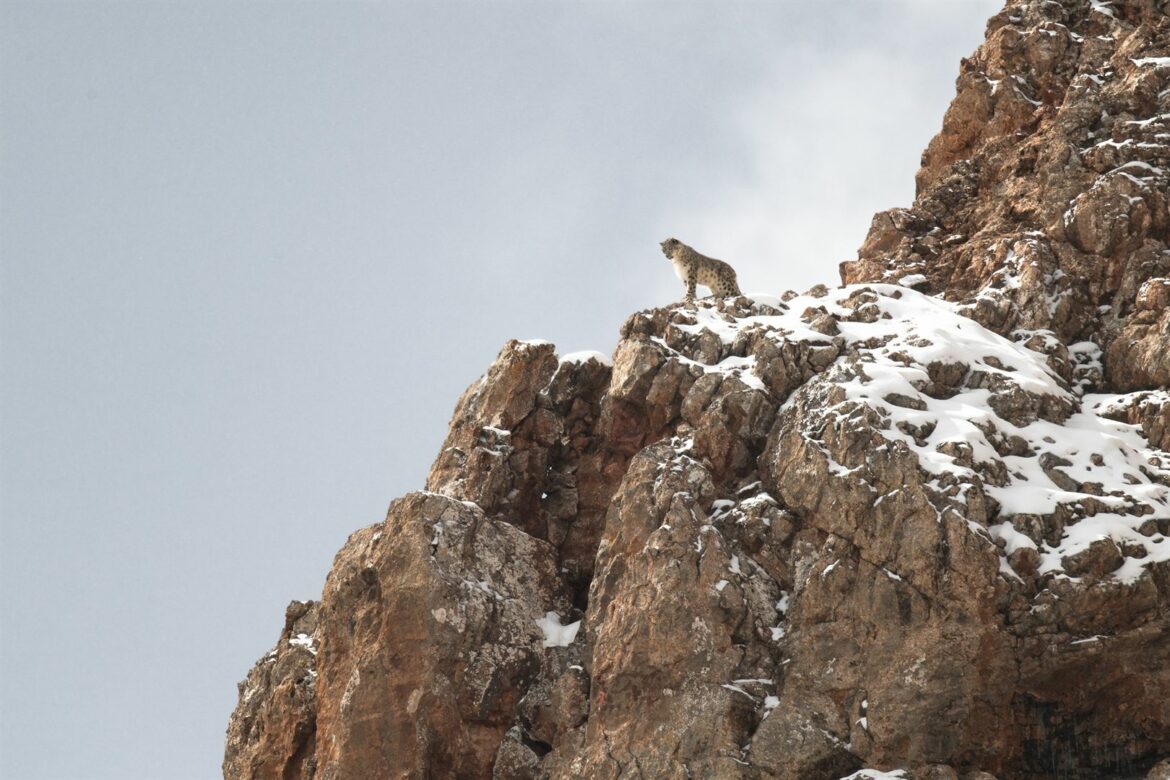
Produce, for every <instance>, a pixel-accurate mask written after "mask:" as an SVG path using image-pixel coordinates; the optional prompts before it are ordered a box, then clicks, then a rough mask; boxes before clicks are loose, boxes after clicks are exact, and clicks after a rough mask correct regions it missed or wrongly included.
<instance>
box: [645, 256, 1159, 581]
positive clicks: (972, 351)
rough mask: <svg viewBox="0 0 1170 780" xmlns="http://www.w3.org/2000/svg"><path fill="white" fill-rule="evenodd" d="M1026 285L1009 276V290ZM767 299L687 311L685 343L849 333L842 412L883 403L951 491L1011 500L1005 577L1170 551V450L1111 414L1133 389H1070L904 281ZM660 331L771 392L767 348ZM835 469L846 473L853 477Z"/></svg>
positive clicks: (996, 523)
mask: <svg viewBox="0 0 1170 780" xmlns="http://www.w3.org/2000/svg"><path fill="white" fill-rule="evenodd" d="M1014 281H1015V279H1014V277H1011V276H1010V275H1009V277H1007V278H1005V279H1004V280H1003V284H1004V285H1007V286H1010V285H1011V284H1013V283H1014ZM760 298H762V296H756V299H755V300H756V304H757V305H756V308H755V310H756V311H763V312H765V313H761V314H754V315H750V316H735V315H733V314H732V313H731V312H730V311H729V310H727V309H721V308H719V307H717V306H716V305H714V304H710V303H706V302H699V304H698V305H697V306H694V307H689V308H683V307H679V308H678V309H677V310H676V311H677V312H678V313H679V314H681V315H682V316H678V317H676V318H675V320H674V321H673V324H672V328H676V329H677V330H678V331H679V332H680V333H681V334H682V335H681V336H679V338H680V339H687V338H691V337H694V338H697V339H701V338H706V339H710V336H706V335H704V334H705V333H710V334H714V335H715V336H716V337H718V340H719V343H720V344H722V345H723V348H724V349H723V350H722V352H721V354H724V355H725V354H726V352H727V348H729V347H730V348H733V349H734V348H737V347H736V345H739V346H738V348H739V349H741V350H742V349H744V347H743V345H745V344H748V343H751V341H752V340H753V339H751V338H748V335H749V331H762V332H763V333H764V334H766V335H767V337H768V338H771V339H773V340H775V341H777V342H808V343H809V344H810V345H813V346H817V347H819V346H820V345H827V344H832V343H834V339H835V340H836V343H837V344H838V345H840V343H841V342H842V341H843V342H844V344H845V348H844V349H843V350H842V352H843V354H842V355H841V356H840V357H838V358H837V359H836V362H835V363H834V364H833V365H830V366H829V367H828V368H827V369H826V371H825V372H824V374H823V375H822V376H824V378H825V379H826V380H828V381H831V382H833V383H834V384H836V385H838V386H839V387H840V388H841V389H842V390H844V395H845V398H844V400H843V401H842V402H841V403H840V405H841V406H845V405H852V406H856V405H857V404H859V403H860V404H864V405H866V406H868V407H870V408H871V409H873V410H875V411H876V412H877V414H878V415H879V417H880V419H881V421H882V422H881V434H882V436H884V437H885V438H886V440H887V441H889V442H890V443H891V444H901V445H905V446H906V447H907V448H909V449H910V450H911V451H912V452H914V453H915V455H916V456H917V458H918V462H919V465H920V467H921V469H922V470H923V471H924V472H925V474H926V475H927V476H928V480H929V484H931V485H933V486H934V487H935V488H936V489H937V490H938V491H939V492H940V493H941V492H944V491H945V490H946V488H947V486H949V487H950V493H949V494H950V495H953V496H954V498H955V500H957V501H960V502H963V501H965V496H966V494H967V492H968V491H969V490H970V489H971V487H972V486H973V485H979V486H980V487H981V488H982V490H983V492H984V493H985V494H986V495H988V496H989V497H990V498H992V499H993V500H994V501H995V502H996V504H997V505H998V513H997V514H996V515H995V516H994V518H993V520H992V524H991V527H990V528H987V529H983V528H981V527H979V526H977V525H974V524H972V525H973V531H974V532H976V533H980V534H981V535H983V536H985V537H986V538H989V539H990V540H992V541H996V542H998V544H999V546H1000V547H1001V566H1000V570H1001V572H1003V573H1004V576H1006V577H1008V578H1010V579H1018V577H1017V575H1016V573H1015V572H1014V571H1013V570H1012V569H1011V567H1010V565H1009V564H1008V562H1007V558H1008V556H1010V555H1011V554H1012V553H1013V552H1015V551H1016V550H1018V549H1020V548H1021V547H1032V548H1034V549H1036V550H1037V552H1038V554H1039V556H1040V570H1039V573H1040V574H1041V575H1044V574H1054V575H1056V576H1067V575H1066V574H1065V573H1064V569H1063V563H1062V559H1064V558H1067V557H1068V556H1070V555H1076V554H1077V553H1080V552H1082V551H1084V550H1086V549H1087V548H1088V547H1089V545H1091V544H1092V543H1093V542H1094V541H1097V540H1099V539H1101V538H1103V537H1108V538H1110V539H1113V540H1114V541H1115V542H1116V543H1117V544H1118V546H1119V547H1120V548H1121V549H1122V550H1123V551H1125V552H1126V554H1127V555H1128V556H1129V557H1127V558H1126V559H1125V562H1124V564H1123V565H1122V566H1121V567H1120V568H1119V569H1117V570H1116V571H1115V572H1114V573H1113V575H1112V576H1113V577H1114V578H1116V579H1118V580H1121V581H1132V580H1133V579H1136V578H1137V577H1140V576H1141V575H1142V574H1143V572H1144V569H1145V568H1146V567H1147V566H1148V565H1150V564H1151V563H1155V562H1159V561H1165V560H1170V541H1167V540H1166V539H1165V537H1164V536H1163V535H1162V534H1161V533H1159V532H1157V530H1156V527H1155V528H1154V530H1151V529H1152V527H1153V526H1152V525H1151V523H1150V521H1151V520H1165V519H1168V518H1170V487H1168V486H1170V459H1168V458H1170V456H1167V454H1166V453H1164V452H1162V451H1161V450H1158V449H1157V448H1155V447H1152V446H1151V445H1150V444H1149V443H1148V442H1147V441H1146V440H1145V438H1144V437H1143V436H1142V434H1141V432H1140V430H1139V429H1138V428H1137V427H1136V426H1132V425H1127V424H1125V423H1121V422H1116V421H1114V420H1112V419H1109V418H1107V417H1106V416H1105V414H1106V413H1110V412H1112V413H1114V414H1115V413H1116V409H1117V408H1119V407H1120V406H1125V405H1126V404H1127V398H1126V397H1121V396H1116V395H1102V394H1085V395H1083V396H1081V395H1079V393H1081V392H1083V391H1084V389H1085V387H1087V385H1085V384H1084V382H1082V381H1081V380H1079V379H1078V378H1077V376H1076V375H1075V374H1074V379H1073V385H1074V386H1075V387H1074V386H1070V385H1069V383H1067V382H1066V381H1065V380H1064V379H1062V378H1061V377H1060V376H1058V375H1057V374H1055V373H1054V372H1053V370H1052V369H1051V368H1050V367H1049V365H1048V362H1047V355H1045V354H1043V353H1041V352H1037V351H1033V350H1031V349H1028V348H1027V347H1025V346H1023V344H1022V343H1016V342H1014V341H1011V340H1009V339H1007V338H1004V337H1003V336H1000V335H999V334H997V333H994V332H993V331H990V330H988V329H986V328H984V327H983V326H982V325H980V324H979V323H977V322H975V321H974V320H972V319H969V318H968V317H966V316H964V315H963V313H962V312H963V308H962V306H961V305H959V304H954V303H950V302H947V301H944V300H941V299H939V298H935V297H932V296H928V295H925V294H922V293H919V292H916V291H914V290H911V289H909V288H907V287H904V286H900V285H893V284H869V285H851V286H847V287H841V288H837V289H834V290H830V291H829V292H828V294H827V295H823V296H820V297H816V296H812V295H799V296H795V297H791V298H789V299H788V300H787V301H784V302H780V301H778V300H776V299H768V301H767V302H766V303H764V302H763V301H762V300H758V299H760ZM817 312H821V315H820V316H823V313H825V312H827V313H828V314H830V315H833V316H834V318H836V323H835V324H836V328H837V331H838V335H837V336H835V337H833V336H828V335H826V334H825V333H822V332H820V331H819V330H814V329H812V328H811V327H810V323H812V322H813V321H815V320H816V318H817V316H818V314H817ZM758 336H759V333H756V334H755V340H757V341H758ZM1015 336H1016V337H1017V338H1021V339H1023V340H1027V341H1028V342H1029V343H1031V344H1033V345H1041V346H1038V348H1047V347H1050V346H1052V345H1051V344H1050V343H1049V342H1050V341H1051V339H1049V338H1048V337H1047V335H1046V334H1045V333H1044V332H1020V333H1017V334H1015ZM1037 336H1039V337H1040V338H1037ZM668 338H670V336H669V334H668ZM653 340H654V341H655V343H657V344H659V345H660V346H661V347H662V348H663V349H664V350H666V351H667V353H668V355H669V356H670V357H671V358H672V359H678V360H680V361H682V362H684V363H688V364H694V365H699V366H701V367H702V369H703V370H704V371H705V372H713V371H715V372H720V373H724V374H734V375H735V376H737V377H738V378H739V379H740V380H741V381H743V382H744V384H746V385H748V387H749V388H751V389H753V390H758V391H760V392H767V391H766V390H765V389H764V388H763V383H762V381H761V379H760V378H759V377H758V376H757V375H756V373H755V357H754V356H752V355H747V356H743V357H722V358H721V359H720V360H718V362H717V363H715V364H714V365H705V364H702V363H698V362H697V361H695V360H693V359H690V358H687V357H685V356H684V355H682V354H681V353H680V351H679V350H677V349H673V348H671V347H670V346H669V345H668V344H667V341H666V340H664V339H661V338H655V339H653ZM671 341H672V342H673V343H676V344H677V343H678V341H677V340H676V339H671ZM1069 352H1070V354H1071V355H1072V356H1073V358H1074V362H1075V363H1076V364H1077V365H1078V366H1085V367H1087V368H1089V369H1091V368H1092V367H1093V365H1097V366H1099V355H1100V349H1099V348H1098V347H1097V345H1095V344H1090V343H1083V344H1077V345H1072V346H1071V347H1070V348H1069ZM940 367H941V369H944V373H948V374H949V375H950V376H951V377H952V379H951V380H950V384H948V385H947V386H946V387H945V388H943V391H940V389H939V388H938V386H937V384H936V383H935V382H934V381H933V380H934V377H932V372H937V371H938V370H939V369H940ZM796 395H797V394H796V393H794V394H793V396H792V397H790V398H789V399H788V400H787V401H786V403H785V406H788V405H790V404H792V403H793V402H794V398H795V396H796ZM997 410H998V411H997ZM847 412H848V409H842V414H845V413H847ZM1008 418H1011V419H1008ZM831 465H832V466H834V471H835V472H836V473H844V472H845V471H847V470H846V469H844V467H843V466H840V464H831ZM956 485H957V486H958V487H957V495H955V492H956V488H955V487H954V486H956ZM1037 518H1040V519H1042V520H1043V519H1045V518H1047V519H1048V521H1050V522H1048V526H1049V528H1051V527H1052V526H1053V524H1055V525H1056V528H1057V533H1058V534H1059V541H1057V542H1055V543H1052V544H1050V543H1049V542H1048V541H1046V539H1045V537H1044V535H1043V534H1040V533H1037V532H1036V530H1035V528H1036V527H1038V523H1037ZM1040 525H1042V524H1040ZM1050 536H1051V535H1050ZM830 570H831V567H830V568H829V569H826V570H825V571H824V572H823V573H822V576H824V575H827V574H828V573H829V571H830Z"/></svg>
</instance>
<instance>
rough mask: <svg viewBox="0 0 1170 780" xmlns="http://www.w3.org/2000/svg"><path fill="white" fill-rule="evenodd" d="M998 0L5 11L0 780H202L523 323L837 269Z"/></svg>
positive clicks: (39, 7) (0, 236)
mask: <svg viewBox="0 0 1170 780" xmlns="http://www.w3.org/2000/svg"><path fill="white" fill-rule="evenodd" d="M1000 5H1001V3H1000V0H870V1H868V2H865V1H862V0H855V1H853V2H849V1H848V0H839V1H838V2H833V3H814V2H800V3H797V2H782V1H778V2H768V3H762V2H760V3H744V2H729V1H728V0H719V1H718V2H686V3H682V2H673V3H652V2H625V3H618V2H588V3H587V2H553V1H551V0H541V1H540V2H483V1H482V0H476V2H464V3H455V2H432V3H422V2H419V3H379V2H362V3H308V2H303V3H275V2H265V3H260V2H227V1H226V0H224V1H223V2H188V3H157V2H137V1H134V0H124V1H122V2H97V1H96V0H95V1H91V2H82V3H65V2H35V3H21V2H11V1H7V2H3V3H2V4H0V261H2V267H0V371H2V374H0V378H2V382H0V776H2V777H4V778H6V779H7V778H13V779H14V780H25V779H26V778H27V779H29V780H33V779H40V778H53V779H54V780H55V779H58V778H62V779H64V778H118V780H126V779H127V778H144V779H145V778H151V779H152V780H154V779H160V780H161V779H164V778H211V777H215V776H217V775H218V774H219V763H220V760H221V757H222V748H223V733H224V728H225V726H226V724H227V719H228V715H229V713H230V712H231V709H232V707H233V706H234V704H235V698H236V689H235V683H236V681H237V680H240V679H242V678H243V676H244V674H245V673H246V672H247V670H248V669H249V667H250V666H251V664H252V663H253V662H254V661H255V660H256V659H257V658H258V657H260V656H261V655H263V654H264V653H265V652H266V651H267V650H268V648H270V647H271V645H272V644H273V642H274V641H275V640H276V638H277V634H278V632H279V630H280V627H281V624H282V619H283V611H284V607H285V605H286V604H287V602H288V601H289V600H291V599H293V598H316V597H317V596H318V595H319V593H320V589H321V585H322V583H323V581H324V577H325V573H326V572H327V571H328V568H329V565H330V562H331V560H332V557H333V554H334V552H335V551H336V550H337V549H338V547H340V545H341V544H342V543H343V542H344V540H345V537H346V536H347V534H349V533H350V532H351V531H353V530H355V529H356V528H359V527H361V526H364V525H368V524H370V523H374V522H378V521H379V520H381V518H382V516H383V514H384V512H385V508H386V505H387V504H388V503H389V501H390V500H391V499H392V498H394V497H395V496H398V495H401V494H402V493H404V492H406V491H408V490H411V489H414V488H418V487H421V485H422V483H423V479H424V477H425V474H426V471H427V469H428V467H429V465H430V462H431V460H432V458H433V457H434V454H435V453H436V452H437V450H438V447H439V445H440V443H441V441H442V437H443V434H444V431H445V426H446V422H447V419H448V416H449V414H450V412H451V409H452V406H453V404H454V401H455V399H456V398H457V397H458V395H459V394H460V392H462V390H463V388H464V387H465V386H466V385H467V384H468V383H469V382H471V381H472V380H473V379H474V378H475V377H476V376H477V375H478V374H479V373H480V372H482V371H483V370H484V369H485V368H486V367H487V365H488V364H489V363H490V361H491V360H492V358H493V357H494V356H495V354H496V352H497V351H498V349H499V348H500V346H501V345H502V344H503V343H504V341H506V340H507V339H508V338H510V337H520V338H533V337H540V338H546V339H549V340H552V341H554V342H555V343H556V344H557V345H558V347H559V348H560V349H561V351H562V352H568V351H574V350H580V349H600V350H603V351H606V352H608V351H610V350H612V348H613V346H614V343H615V340H616V334H617V330H618V328H619V326H620V325H621V322H622V320H623V319H624V318H625V317H626V316H627V315H628V314H630V313H631V312H633V311H635V310H637V309H640V308H644V307H647V306H654V305H661V304H664V303H667V302H670V301H672V300H676V299H678V298H680V297H681V293H682V287H681V284H680V283H679V282H678V280H677V279H676V278H675V277H674V273H673V271H672V269H671V268H670V266H669V265H668V264H667V262H666V260H665V259H664V258H663V257H662V256H661V254H660V253H659V250H658V242H659V241H660V240H662V239H663V238H665V237H667V235H676V236H677V237H679V238H681V239H682V240H684V241H688V242H689V243H692V244H694V245H695V246H696V247H697V248H699V249H700V250H701V251H705V252H707V253H708V254H713V255H716V256H718V257H723V258H724V259H727V260H729V261H731V262H732V263H734V264H735V265H736V266H737V268H738V269H739V274H740V279H741V283H742V285H743V287H744V289H745V290H749V291H758V292H769V293H777V292H779V291H781V290H783V289H787V288H794V289H798V290H803V289H806V288H807V287H809V286H811V285H812V284H815V283H817V282H826V283H830V284H832V283H835V282H836V281H837V275H836V264H837V263H838V262H839V261H841V260H845V259H849V258H851V257H853V256H854V253H855V251H856V248H857V247H858V246H859V245H860V244H861V241H862V239H863V238H864V236H865V231H866V228H867V227H868V224H869V219H870V217H871V216H872V215H873V213H874V212H875V211H878V210H880V209H884V208H888V207H890V206H895V205H907V204H908V203H909V202H910V201H911V200H912V197H913V176H914V171H915V170H916V168H917V164H918V158H919V155H920V154H921V152H922V150H923V148H924V147H925V145H926V143H927V141H928V140H929V138H930V137H931V136H932V135H933V134H934V133H935V132H936V131H937V129H938V127H939V125H940V123H941V119H942V114H943V111H944V110H945V108H946V105H947V103H948V102H949V100H950V98H951V96H952V94H953V85H954V80H955V77H956V75H957V72H958V61H959V58H960V57H961V56H964V55H966V54H968V53H969V52H970V51H972V50H973V49H974V48H975V46H976V45H977V44H978V43H979V41H980V40H981V39H982V33H983V28H984V23H985V21H986V19H987V17H989V16H990V15H991V14H992V13H994V12H995V11H996V10H998V8H999V7H1000Z"/></svg>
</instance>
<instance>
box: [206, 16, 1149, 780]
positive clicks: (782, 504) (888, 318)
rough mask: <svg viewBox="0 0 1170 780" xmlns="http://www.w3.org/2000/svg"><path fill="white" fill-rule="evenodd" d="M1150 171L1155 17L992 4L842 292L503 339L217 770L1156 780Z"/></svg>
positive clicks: (270, 659) (236, 725) (348, 562)
mask: <svg viewBox="0 0 1170 780" xmlns="http://www.w3.org/2000/svg"><path fill="white" fill-rule="evenodd" d="M1167 171H1170V9H1168V8H1167V4H1166V3H1165V2H1158V1H1156V0H1114V1H1113V2H1105V1H1104V0H1065V2H1059V3H1058V2H1054V1H1053V0H1011V1H1010V2H1009V3H1008V5H1007V8H1006V9H1005V10H1004V11H1002V12H1001V13H999V14H998V15H996V16H995V17H994V18H992V19H991V21H990V22H989V24H988V29H987V40H986V42H985V43H984V44H983V45H982V46H981V47H980V48H979V50H978V51H977V52H976V53H975V54H974V55H973V56H972V57H971V58H970V59H967V60H964V62H963V64H962V71H961V74H960V76H959V79H958V94H957V96H956V98H955V101H954V103H953V104H952V105H951V107H950V109H949V110H948V111H947V114H946V117H945V120H944V125H943V129H942V131H941V132H940V133H939V135H938V136H937V137H936V138H935V139H934V140H933V141H932V142H931V144H930V147H929V148H928V149H927V151H926V153H925V155H924V157H923V164H922V168H921V170H920V171H919V172H918V177H917V182H918V195H917V198H916V200H915V202H914V204H913V205H912V206H911V207H910V208H905V209H894V210H892V211H887V212H884V213H882V214H879V215H878V216H877V217H875V219H874V222H873V226H872V228H871V230H870V233H869V236H868V237H867V238H866V240H865V243H864V246H863V247H862V248H861V250H860V252H859V258H858V260H856V261H853V262H849V263H844V264H843V265H842V278H843V281H844V283H845V286H844V287H840V288H835V289H825V288H816V289H814V290H811V291H809V292H808V293H805V294H803V295H797V294H795V293H785V294H783V295H781V296H779V297H764V296H752V297H741V298H737V299H729V300H727V301H721V302H712V301H704V302H700V303H699V304H698V305H696V306H693V307H684V306H681V305H680V306H674V307H669V308H664V309H656V310H649V311H644V312H640V313H638V314H635V315H634V316H632V317H631V318H630V319H629V320H628V321H627V322H626V323H625V324H624V325H623V326H622V329H621V339H620V341H619V343H618V346H617V348H616V350H615V352H614V355H613V359H612V362H611V361H610V360H608V359H606V358H604V357H603V356H600V355H582V354H578V355H569V356H563V357H559V358H558V356H557V355H556V353H555V351H554V348H553V346H552V345H550V344H546V343H539V342H510V343H508V344H507V345H506V346H505V347H504V349H503V350H502V351H501V353H500V355H499V357H498V358H497V359H496V361H495V363H494V364H493V365H492V366H491V368H490V369H489V370H488V372H487V373H486V374H485V375H484V376H483V378H482V379H480V380H479V381H478V382H476V383H475V384H474V385H472V386H471V387H470V388H468V390H467V391H466V392H465V393H464V395H463V397H462V398H461V399H460V400H459V402H458V405H457V408H456V410H455V414H454V417H453V419H452V422H451V427H450V431H449V433H448V436H447V440H446V442H444V443H443V445H442V448H441V450H440V452H439V455H438V458H437V459H436V461H435V463H434V466H433V467H432V470H431V473H430V476H429V479H428V484H427V490H425V491H422V492H418V493H412V494H410V495H407V496H405V497H403V498H401V499H398V500H396V501H395V502H393V504H391V506H390V510H389V513H388V515H387V518H386V520H385V522H383V523H380V524H378V525H376V526H371V527H369V528H365V529H362V530H360V531H357V532H356V533H354V534H353V535H352V536H351V537H350V539H349V540H348V542H347V543H346V545H345V546H344V547H343V548H342V550H341V551H340V552H339V553H338V554H337V557H336V560H335V562H334V566H333V569H332V571H331V572H330V574H329V576H328V579H327V580H326V583H325V587H324V591H323V594H322V596H321V599H320V601H316V602H294V603H293V604H292V605H290V606H289V609H288V611H287V613H286V616H285V628H284V631H283V632H282V634H281V636H280V638H279V640H278V641H277V644H276V647H275V648H274V649H273V650H272V651H271V652H270V653H269V654H268V655H266V656H265V657H263V658H262V659H260V661H258V662H257V664H256V665H255V667H254V668H253V669H252V670H251V672H249V674H248V677H247V679H246V680H245V681H244V682H243V683H241V684H240V698H239V704H238V706H237V708H236V711H235V713H234V714H233V715H232V718H231V722H230V724H229V728H228V738H227V751H226V755H225V759H224V774H225V777H228V778H287V779H295V778H299V779H300V780H309V778H315V779H316V780H341V779H351V778H396V777H417V778H447V777H451V778H582V777H585V778H624V777H642V778H680V780H681V779H682V778H791V779H793V780H796V779H798V778H799V779H801V780H816V779H817V778H840V777H845V776H850V775H851V773H857V774H854V775H852V776H854V777H880V776H889V777H904V778H917V779H918V780H927V779H928V778H929V779H936V780H944V779H945V778H966V779H967V780H979V778H983V779H984V780H986V778H988V777H989V776H994V777H998V778H1000V779H1001V780H1006V779H1008V778H1023V779H1024V780H1039V779H1040V778H1099V777H1142V776H1145V774H1146V773H1147V772H1150V776H1151V777H1167V776H1170V769H1168V768H1167V766H1166V765H1160V766H1155V765H1156V764H1157V763H1158V762H1159V761H1160V760H1162V759H1164V758H1166V757H1168V756H1170V619H1168V608H1170V538H1168V537H1170V454H1168V453H1167V452H1166V451H1165V449H1166V448H1170V394H1167V393H1166V392H1165V390H1164V386H1165V385H1166V384H1167V383H1168V382H1170V313H1168V312H1167V307H1166V303H1167V301H1168V300H1170V249H1168V246H1167V245H1168V243H1170V212H1168V201H1170V192H1168V190H1170V187H1168V174H1167ZM878 770H884V771H887V772H890V774H888V775H882V773H881V772H879V771H878ZM897 770H900V771H897ZM1162 773H1165V774H1162Z"/></svg>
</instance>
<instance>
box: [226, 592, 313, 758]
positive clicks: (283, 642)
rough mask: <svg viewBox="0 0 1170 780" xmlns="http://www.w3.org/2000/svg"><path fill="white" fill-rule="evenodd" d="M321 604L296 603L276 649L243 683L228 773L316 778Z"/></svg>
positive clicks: (228, 752)
mask: <svg viewBox="0 0 1170 780" xmlns="http://www.w3.org/2000/svg"><path fill="white" fill-rule="evenodd" d="M317 618H318V604H317V603H316V602H313V601H294V602H292V603H291V604H289V605H288V608H287V609H286V610H285V613H284V629H283V630H282V631H281V632H280V639H278V640H277V642H276V647H274V648H273V649H272V651H271V652H269V653H268V654H267V655H265V656H264V657H263V658H261V659H260V660H259V661H257V662H256V665H255V666H254V667H252V671H250V672H248V677H247V678H246V679H245V680H244V681H243V682H242V683H240V685H239V694H240V698H239V702H238V703H237V704H236V710H235V712H233V713H232V718H231V721H230V723H229V726H228V734H227V747H226V749H225V751H224V759H223V774H224V777H233V778H249V779H252V778H254V779H255V780H261V778H281V780H285V778H288V780H311V778H312V777H314V773H315V771H316V760H315V758H314V732H315V729H316V720H317V689H316V683H317V650H318V647H319V646H320V645H319V643H320V634H319V632H318V630H317Z"/></svg>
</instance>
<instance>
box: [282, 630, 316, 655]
mask: <svg viewBox="0 0 1170 780" xmlns="http://www.w3.org/2000/svg"><path fill="white" fill-rule="evenodd" d="M288 644H289V647H303V648H305V649H306V650H308V651H309V652H310V653H312V654H313V655H316V654H317V648H315V647H313V637H311V636H309V635H308V634H297V635H296V636H294V637H293V638H292V639H290V640H288Z"/></svg>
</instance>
